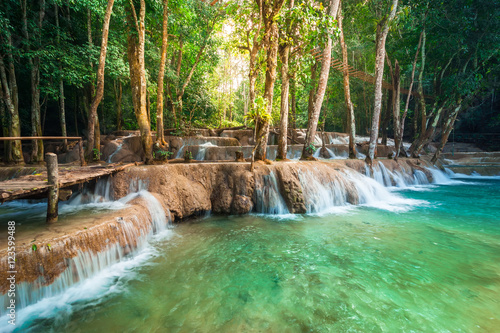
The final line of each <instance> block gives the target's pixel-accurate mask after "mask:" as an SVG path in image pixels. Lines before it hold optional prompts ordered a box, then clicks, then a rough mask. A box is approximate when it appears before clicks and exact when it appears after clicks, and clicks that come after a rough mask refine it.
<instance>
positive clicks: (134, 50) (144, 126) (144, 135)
mask: <svg viewBox="0 0 500 333" xmlns="http://www.w3.org/2000/svg"><path fill="white" fill-rule="evenodd" d="M128 11H129V13H128V15H127V21H128V26H129V31H128V36H127V43H128V50H127V54H128V62H129V68H130V85H131V87H132V100H133V104H134V112H135V117H136V119H137V124H138V125H139V131H140V133H141V143H142V149H143V150H144V155H145V162H146V164H149V163H152V161H153V155H152V139H151V127H150V123H149V117H148V110H147V91H146V88H147V82H146V68H145V61H144V45H145V32H146V25H145V23H146V22H145V17H146V3H145V1H144V0H140V7H139V16H137V12H136V9H135V5H134V3H133V1H132V0H130V4H129V6H128Z"/></svg>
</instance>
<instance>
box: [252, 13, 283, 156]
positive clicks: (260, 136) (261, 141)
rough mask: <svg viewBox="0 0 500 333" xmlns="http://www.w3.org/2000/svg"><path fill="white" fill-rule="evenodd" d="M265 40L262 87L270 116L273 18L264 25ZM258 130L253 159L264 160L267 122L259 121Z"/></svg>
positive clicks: (274, 57) (273, 74)
mask: <svg viewBox="0 0 500 333" xmlns="http://www.w3.org/2000/svg"><path fill="white" fill-rule="evenodd" d="M266 26H268V28H267V29H266V36H267V37H266V38H267V41H268V42H267V45H268V46H267V66H266V83H265V86H264V100H265V101H266V107H267V109H266V113H267V114H269V115H270V114H271V113H272V110H273V97H274V82H275V81H276V67H277V62H278V45H279V44H278V43H279V34H278V24H277V23H276V21H275V18H271V19H270V22H269V23H268V24H266ZM258 123H259V130H258V131H257V140H256V143H255V159H256V160H265V159H266V150H267V140H268V137H269V121H267V120H264V119H262V118H261V119H259V120H258Z"/></svg>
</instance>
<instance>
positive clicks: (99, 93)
mask: <svg viewBox="0 0 500 333" xmlns="http://www.w3.org/2000/svg"><path fill="white" fill-rule="evenodd" d="M113 3H114V0H108V5H107V7H106V13H105V14H104V22H103V25H102V40H101V53H100V56H99V67H98V68H97V90H96V94H95V96H94V97H93V99H92V104H91V105H90V114H89V122H88V127H87V128H88V133H89V134H88V139H87V140H88V141H87V150H86V156H87V160H88V161H91V160H92V158H93V154H94V151H93V148H94V145H95V144H97V146H98V147H100V143H99V142H96V143H95V144H94V130H95V124H96V121H97V120H96V118H97V108H98V107H99V104H100V103H101V101H102V97H103V96H104V67H105V65H106V52H107V50H108V34H109V22H110V21H111V13H112V12H113ZM99 150H100V149H99V148H98V149H97V156H100V152H99Z"/></svg>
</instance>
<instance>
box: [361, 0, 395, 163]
mask: <svg viewBox="0 0 500 333" xmlns="http://www.w3.org/2000/svg"><path fill="white" fill-rule="evenodd" d="M397 7H398V0H392V2H391V9H390V12H389V15H388V16H385V17H383V18H382V20H381V21H380V22H379V23H378V24H377V40H376V45H377V46H376V58H375V102H374V106H373V117H372V125H371V130H370V147H369V150H368V155H367V156H366V162H367V163H368V164H369V165H370V166H371V165H372V162H373V159H374V158H375V151H376V149H377V143H378V129H379V121H380V110H381V109H382V81H383V75H384V60H385V42H386V39H387V34H388V33H389V28H390V24H391V22H392V20H394V18H395V17H396V11H397Z"/></svg>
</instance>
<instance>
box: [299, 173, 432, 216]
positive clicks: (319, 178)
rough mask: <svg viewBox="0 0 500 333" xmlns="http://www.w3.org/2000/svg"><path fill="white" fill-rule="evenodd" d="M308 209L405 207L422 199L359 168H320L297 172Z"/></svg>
mask: <svg viewBox="0 0 500 333" xmlns="http://www.w3.org/2000/svg"><path fill="white" fill-rule="evenodd" d="M298 177H299V181H300V184H301V187H302V193H303V195H304V201H305V205H306V213H308V214H309V213H328V212H331V211H335V210H338V208H339V207H346V206H349V205H351V204H360V205H368V206H372V207H375V208H380V209H385V210H390V211H404V210H407V209H408V207H410V206H413V205H415V204H419V203H422V202H421V201H417V200H410V199H405V198H402V197H400V196H399V195H398V194H395V193H391V192H390V191H389V190H388V189H387V188H385V187H384V185H383V184H380V183H379V182H377V181H376V180H374V179H372V178H369V177H367V176H365V175H363V174H360V173H358V172H350V171H348V170H344V171H341V172H339V173H337V174H334V175H331V174H328V175H325V174H322V173H321V172H319V171H318V172H316V171H315V172H311V171H309V170H308V171H302V170H300V171H299V172H298Z"/></svg>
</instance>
